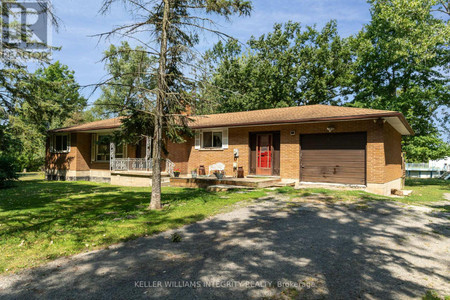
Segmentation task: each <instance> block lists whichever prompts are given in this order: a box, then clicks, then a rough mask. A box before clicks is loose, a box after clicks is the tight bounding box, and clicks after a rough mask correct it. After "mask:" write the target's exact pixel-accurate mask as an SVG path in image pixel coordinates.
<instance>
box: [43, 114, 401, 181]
mask: <svg viewBox="0 0 450 300" xmlns="http://www.w3.org/2000/svg"><path fill="white" fill-rule="evenodd" d="M330 124H332V125H334V127H335V130H334V132H336V133H340V132H367V151H366V155H367V165H366V167H367V172H366V174H367V182H368V183H385V182H389V181H392V180H394V179H397V178H400V177H402V169H401V135H400V134H399V133H398V132H397V131H396V130H395V129H393V128H392V127H391V126H390V125H389V124H388V123H383V122H382V121H376V122H374V121H373V120H367V121H356V122H355V121H348V122H333V123H314V124H313V123H312V124H300V125H276V126H275V125H274V126H254V127H241V128H230V129H229V132H228V144H229V147H228V149H223V150H222V149H221V150H196V149H195V146H194V138H188V139H187V142H186V143H183V144H174V143H170V142H169V143H168V144H167V150H168V152H169V155H168V158H169V159H170V160H172V161H173V162H174V163H175V165H176V168H177V169H180V170H181V172H182V173H183V174H187V173H189V172H190V171H191V170H193V169H195V168H199V166H200V165H204V166H205V168H206V171H207V172H208V167H209V166H210V165H212V164H215V163H218V162H221V163H224V164H225V172H226V173H227V174H228V175H233V174H234V172H233V163H234V162H237V165H238V166H239V167H243V168H244V173H245V175H248V171H249V144H248V139H249V133H250V132H264V131H280V142H281V145H280V171H281V177H282V178H285V179H288V178H289V179H299V177H300V168H299V165H300V139H299V137H300V135H301V134H312V133H328V131H327V127H328V126H329V125H330ZM291 131H295V134H294V135H291ZM234 149H238V150H239V154H240V157H239V159H238V160H237V161H236V160H235V159H234V156H233V150H234ZM143 150H144V151H145V147H144V149H143ZM135 153H136V151H135V146H131V145H129V146H128V157H134V156H135ZM47 165H48V167H49V168H58V169H66V170H69V169H70V170H79V171H84V170H89V169H98V170H108V169H109V163H108V162H105V163H104V162H91V134H88V133H77V134H75V133H73V134H72V135H71V151H70V153H68V154H51V153H49V152H48V147H47Z"/></svg>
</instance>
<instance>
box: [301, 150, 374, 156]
mask: <svg viewBox="0 0 450 300" xmlns="http://www.w3.org/2000/svg"><path fill="white" fill-rule="evenodd" d="M365 152H366V151H365V150H364V149H326V150H303V155H311V156H329V155H336V154H338V155H364V154H365Z"/></svg>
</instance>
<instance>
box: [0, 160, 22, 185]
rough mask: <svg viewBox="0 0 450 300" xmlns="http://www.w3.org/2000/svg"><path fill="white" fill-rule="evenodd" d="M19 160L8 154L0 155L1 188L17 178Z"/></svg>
mask: <svg viewBox="0 0 450 300" xmlns="http://www.w3.org/2000/svg"><path fill="white" fill-rule="evenodd" d="M18 178H19V177H18V175H17V161H16V160H15V159H14V158H12V157H8V156H0V188H4V187H6V186H8V185H9V184H10V183H11V182H12V181H14V180H17V179H18Z"/></svg>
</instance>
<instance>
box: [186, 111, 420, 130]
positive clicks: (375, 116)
mask: <svg viewBox="0 0 450 300" xmlns="http://www.w3.org/2000/svg"><path fill="white" fill-rule="evenodd" d="M382 117H397V118H399V120H400V121H401V122H402V124H403V125H404V126H405V128H406V129H407V130H408V131H409V133H410V134H411V135H414V130H413V129H412V128H411V126H410V125H409V124H408V121H406V118H405V116H403V114H402V113H399V112H390V113H380V114H371V115H354V116H346V117H328V118H309V119H294V120H285V121H276V122H275V121H274V122H266V121H257V122H243V123H233V124H222V125H211V126H195V125H193V126H189V127H190V128H191V129H206V128H222V127H229V128H230V127H244V126H252V125H282V124H301V123H315V122H327V121H348V120H372V119H378V118H382Z"/></svg>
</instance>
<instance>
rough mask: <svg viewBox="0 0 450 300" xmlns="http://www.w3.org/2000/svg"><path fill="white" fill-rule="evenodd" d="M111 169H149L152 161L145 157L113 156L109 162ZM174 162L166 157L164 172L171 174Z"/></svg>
mask: <svg viewBox="0 0 450 300" xmlns="http://www.w3.org/2000/svg"><path fill="white" fill-rule="evenodd" d="M110 164H111V165H110V167H111V171H147V172H148V171H151V170H152V161H151V160H148V159H145V158H114V159H112V160H111V162H110ZM174 169H175V164H174V163H173V162H172V161H171V160H170V159H166V170H165V171H166V172H167V173H168V174H169V175H170V176H173V171H174Z"/></svg>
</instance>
